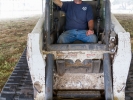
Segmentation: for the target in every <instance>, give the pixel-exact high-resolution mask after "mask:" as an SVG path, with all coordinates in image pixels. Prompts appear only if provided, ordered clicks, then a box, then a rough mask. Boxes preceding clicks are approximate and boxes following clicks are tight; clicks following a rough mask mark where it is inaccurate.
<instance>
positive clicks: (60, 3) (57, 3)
mask: <svg viewBox="0 0 133 100" xmlns="http://www.w3.org/2000/svg"><path fill="white" fill-rule="evenodd" d="M53 2H54V3H55V4H56V5H57V6H59V7H62V5H63V3H62V1H60V0H53Z"/></svg>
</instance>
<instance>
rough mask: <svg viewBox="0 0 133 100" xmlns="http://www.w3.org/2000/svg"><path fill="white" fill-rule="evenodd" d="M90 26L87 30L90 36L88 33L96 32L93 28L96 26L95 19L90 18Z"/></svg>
mask: <svg viewBox="0 0 133 100" xmlns="http://www.w3.org/2000/svg"><path fill="white" fill-rule="evenodd" d="M88 27H89V30H88V31H87V32H86V35H87V36H88V35H91V34H94V30H93V28H94V21H93V20H90V21H89V22H88Z"/></svg>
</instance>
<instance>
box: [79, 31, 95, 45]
mask: <svg viewBox="0 0 133 100" xmlns="http://www.w3.org/2000/svg"><path fill="white" fill-rule="evenodd" d="M77 39H78V40H81V41H83V42H85V43H96V42H97V37H96V35H95V34H92V35H88V36H87V35H86V30H79V31H78V35H77Z"/></svg>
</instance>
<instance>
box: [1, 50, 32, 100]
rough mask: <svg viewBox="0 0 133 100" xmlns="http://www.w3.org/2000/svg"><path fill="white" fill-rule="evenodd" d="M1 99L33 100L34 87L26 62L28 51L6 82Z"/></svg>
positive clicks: (24, 53)
mask: <svg viewBox="0 0 133 100" xmlns="http://www.w3.org/2000/svg"><path fill="white" fill-rule="evenodd" d="M1 98H5V99H6V100H33V87H32V81H31V77H30V73H29V69H28V64H27V60H26V49H25V50H24V52H23V54H22V56H21V58H20V59H19V61H18V63H17V65H16V67H15V68H14V71H13V72H12V74H11V75H10V77H9V79H8V81H7V82H6V84H5V86H4V88H3V90H2V92H1Z"/></svg>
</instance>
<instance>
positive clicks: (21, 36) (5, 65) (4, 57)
mask: <svg viewBox="0 0 133 100" xmlns="http://www.w3.org/2000/svg"><path fill="white" fill-rule="evenodd" d="M115 16H116V18H117V19H118V20H119V21H120V23H121V24H122V26H123V27H124V28H125V29H126V31H129V32H130V33H131V37H133V15H125V14H124V15H120V14H119V15H118V14H115ZM39 17H40V16H39V15H38V16H34V17H25V18H17V19H8V20H0V91H1V89H2V87H3V86H4V84H5V82H6V81H7V79H8V77H9V75H10V74H11V72H12V71H13V69H14V66H15V65H16V63H17V61H18V59H19V58H20V56H21V54H22V52H23V50H24V48H25V47H26V41H27V34H28V33H30V32H31V31H32V29H33V28H34V26H35V24H36V22H37V21H38V19H39Z"/></svg>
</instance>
